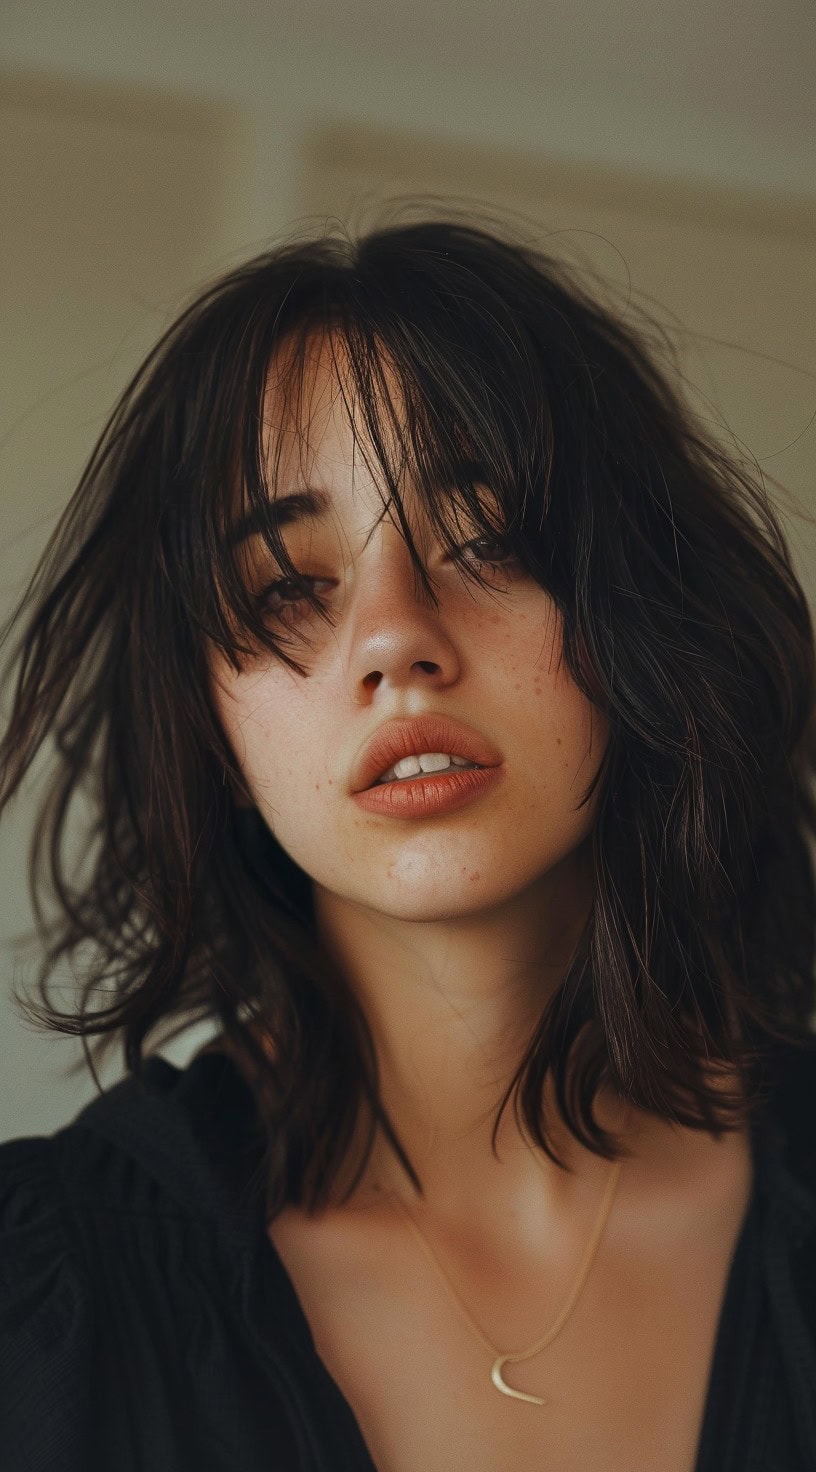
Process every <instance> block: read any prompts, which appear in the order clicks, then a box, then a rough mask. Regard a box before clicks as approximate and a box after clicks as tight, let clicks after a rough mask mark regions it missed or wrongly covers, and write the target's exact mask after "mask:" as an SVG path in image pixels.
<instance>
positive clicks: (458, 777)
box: [353, 765, 504, 818]
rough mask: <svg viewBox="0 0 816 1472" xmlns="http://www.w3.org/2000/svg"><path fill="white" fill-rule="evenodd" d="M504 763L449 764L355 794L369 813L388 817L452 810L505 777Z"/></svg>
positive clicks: (358, 801)
mask: <svg viewBox="0 0 816 1472" xmlns="http://www.w3.org/2000/svg"><path fill="white" fill-rule="evenodd" d="M503 772H504V767H503V766H501V765H500V766H497V767H450V768H449V769H448V770H447V772H428V773H426V774H425V775H424V776H422V777H408V778H405V779H404V780H403V781H401V782H399V781H395V782H383V783H381V784H379V785H378V786H375V787H366V788H365V789H364V790H363V791H362V792H355V793H354V794H353V796H354V801H355V802H356V803H357V804H358V806H359V807H361V808H363V809H364V811H365V812H367V813H377V814H379V815H381V816H383V817H386V818H432V817H436V816H437V814H439V813H452V812H455V811H456V809H457V808H463V807H465V806H466V805H467V804H468V803H471V802H473V801H475V799H476V798H477V797H481V796H482V794H483V793H484V792H488V791H489V790H490V789H491V788H493V787H495V786H496V785H497V783H499V782H500V781H501V779H502V775H503Z"/></svg>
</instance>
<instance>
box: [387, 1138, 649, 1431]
mask: <svg viewBox="0 0 816 1472" xmlns="http://www.w3.org/2000/svg"><path fill="white" fill-rule="evenodd" d="M627 1117H628V1116H627ZM531 1153H532V1155H533V1159H534V1160H535V1163H536V1165H537V1166H538V1168H539V1170H540V1171H541V1173H542V1175H543V1174H544V1168H543V1166H542V1165H541V1162H540V1161H539V1159H538V1156H537V1155H536V1154H535V1151H533V1150H531ZM622 1166H623V1161H622V1160H614V1161H613V1162H612V1166H611V1168H610V1171H609V1176H608V1178H607V1183H606V1190H605V1192H604V1195H603V1200H602V1201H601V1209H600V1211H599V1213H598V1217H597V1220H596V1222H595V1226H594V1228H593V1231H592V1236H591V1237H590V1239H589V1242H588V1243H587V1247H586V1251H585V1252H584V1256H583V1258H582V1260H581V1265H580V1267H579V1269H578V1275H577V1277H576V1279H575V1282H574V1284H573V1287H572V1290H571V1292H570V1294H569V1296H568V1298H567V1301H566V1303H565V1304H564V1307H563V1308H562V1310H561V1312H560V1314H559V1315H558V1318H557V1319H556V1321H555V1323H554V1324H553V1326H552V1328H551V1329H548V1331H547V1333H546V1334H545V1335H544V1337H543V1339H539V1340H538V1341H537V1342H536V1343H535V1344H534V1345H533V1347H532V1349H525V1350H518V1351H517V1352H515V1353H508V1354H501V1353H500V1352H499V1350H498V1349H497V1348H496V1346H495V1344H492V1343H491V1341H490V1340H489V1339H488V1337H487V1335H486V1334H485V1333H484V1331H483V1330H482V1329H481V1328H480V1327H479V1325H478V1324H477V1323H476V1320H475V1319H474V1318H473V1315H472V1314H471V1313H470V1310H469V1309H468V1308H467V1307H466V1305H465V1304H464V1303H463V1302H462V1299H461V1298H460V1297H459V1294H458V1293H457V1291H456V1289H455V1288H454V1286H453V1284H452V1283H451V1281H450V1278H449V1277H448V1275H447V1273H446V1272H445V1270H444V1268H443V1267H442V1264H441V1263H440V1261H439V1259H438V1257H437V1256H436V1253H435V1252H434V1250H433V1248H432V1247H431V1245H430V1243H429V1242H428V1241H427V1239H426V1237H425V1234H424V1233H423V1232H422V1231H421V1230H420V1228H419V1226H418V1225H417V1223H416V1222H415V1221H414V1218H413V1215H412V1214H411V1212H410V1211H409V1209H408V1207H407V1206H406V1204H405V1202H404V1201H403V1200H402V1199H401V1198H400V1197H399V1196H397V1195H395V1193H394V1192H392V1191H389V1192H387V1193H386V1194H387V1197H388V1200H389V1201H392V1202H393V1201H396V1203H397V1205H398V1206H399V1208H400V1210H401V1212H402V1213H403V1215H404V1217H405V1219H406V1221H407V1223H408V1225H409V1227H410V1228H411V1230H412V1231H413V1232H414V1233H415V1235H416V1237H417V1239H418V1241H419V1242H420V1244H421V1246H422V1248H423V1250H424V1251H425V1252H426V1253H427V1255H428V1257H429V1258H430V1260H431V1262H432V1263H433V1265H434V1267H435V1268H436V1270H437V1272H438V1273H439V1275H440V1277H441V1278H442V1281H443V1283H444V1284H445V1287H446V1288H447V1290H448V1292H449V1293H450V1295H451V1297H452V1299H453V1301H454V1303H455V1304H456V1307H457V1308H458V1309H459V1311H460V1312H461V1313H462V1314H463V1315H464V1318H465V1320H466V1322H467V1324H468V1326H469V1327H470V1329H471V1330H472V1331H473V1333H474V1334H475V1335H476V1336H477V1338H478V1339H479V1340H480V1341H481V1343H482V1344H483V1345H484V1346H485V1348H486V1349H489V1351H490V1353H491V1355H492V1356H493V1367H492V1369H491V1371H490V1378H491V1380H492V1382H493V1384H494V1385H495V1387H496V1389H497V1390H500V1391H501V1393H502V1395H509V1396H512V1398H513V1400H525V1401H528V1402H529V1404H530V1405H534V1406H545V1405H547V1404H548V1402H547V1401H546V1400H543V1399H542V1398H541V1396H538V1395H527V1394H526V1392H525V1391H523V1390H513V1388H512V1386H510V1385H508V1384H507V1383H506V1382H505V1380H504V1378H503V1375H502V1370H503V1368H504V1366H505V1365H508V1364H517V1363H518V1362H519V1361H520V1360H529V1359H532V1358H533V1356H534V1355H537V1354H540V1353H541V1350H542V1349H544V1348H546V1346H547V1345H548V1344H550V1343H551V1342H552V1340H553V1339H554V1338H555V1336H556V1334H558V1333H559V1332H560V1331H561V1329H563V1327H564V1325H565V1323H566V1322H567V1319H568V1318H569V1316H570V1314H571V1313H572V1310H573V1309H574V1307H575V1305H576V1303H577V1302H578V1298H579V1296H580V1293H581V1290H582V1288H583V1286H584V1284H585V1282H586V1280H587V1278H588V1277H589V1271H590V1268H591V1267H592V1264H593V1262H594V1260H595V1254H596V1253H597V1251H598V1247H599V1246H600V1241H601V1235H602V1233H603V1229H604V1227H605V1226H606V1222H607V1218H608V1216H609V1213H610V1211H611V1210H612V1202H613V1200H614V1197H615V1191H616V1190H617V1185H618V1177H619V1176H620V1173H621V1168H622Z"/></svg>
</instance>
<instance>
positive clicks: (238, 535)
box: [227, 487, 331, 547]
mask: <svg viewBox="0 0 816 1472" xmlns="http://www.w3.org/2000/svg"><path fill="white" fill-rule="evenodd" d="M330 505H331V496H330V495H329V493H328V491H318V490H313V489H312V488H310V487H309V488H307V489H305V490H302V491H290V492H289V494H288V495H286V496H274V497H272V498H271V499H270V500H269V501H267V502H266V505H265V506H255V507H253V509H252V510H251V511H247V512H246V514H245V515H244V516H242V517H240V518H239V520H238V521H237V522H235V524H234V526H232V527H231V528H230V530H229V532H228V533H227V544H228V546H230V547H237V546H238V545H239V544H240V543H241V542H245V541H246V539H247V537H251V536H254V534H255V533H256V532H260V531H263V529H264V527H268V526H270V525H274V526H275V527H277V528H280V527H283V526H291V525H292V524H293V523H294V522H297V521H305V520H307V519H308V518H310V517H311V518H318V517H321V516H325V515H326V513H327V511H328V509H329V506H330Z"/></svg>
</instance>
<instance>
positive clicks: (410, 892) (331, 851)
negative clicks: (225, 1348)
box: [211, 347, 608, 920]
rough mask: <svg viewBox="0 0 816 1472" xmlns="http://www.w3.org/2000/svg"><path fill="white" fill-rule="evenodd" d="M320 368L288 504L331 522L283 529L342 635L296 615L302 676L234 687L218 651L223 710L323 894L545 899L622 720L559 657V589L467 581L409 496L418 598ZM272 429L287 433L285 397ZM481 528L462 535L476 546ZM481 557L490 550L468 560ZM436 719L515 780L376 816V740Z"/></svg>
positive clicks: (281, 833)
mask: <svg viewBox="0 0 816 1472" xmlns="http://www.w3.org/2000/svg"><path fill="white" fill-rule="evenodd" d="M311 368H312V376H311V378H310V380H309V381H310V383H311V398H310V402H309V430H308V450H307V452H306V453H305V454H304V453H303V449H302V445H301V444H299V443H298V441H297V438H296V436H295V435H293V434H291V433H289V432H287V431H285V430H284V431H283V436H284V437H283V440H282V446H283V448H282V453H281V456H280V461H279V465H278V470H277V477H276V482H275V490H274V492H273V494H274V495H275V496H276V497H281V496H285V495H288V494H290V493H291V492H292V491H294V490H297V489H303V488H304V486H306V485H308V486H309V487H310V488H311V489H313V490H316V491H319V492H323V493H325V494H326V496H327V498H328V509H327V511H326V513H325V514H324V515H322V516H314V517H311V518H310V519H308V520H302V521H299V522H297V523H295V524H293V525H290V526H287V527H286V529H285V530H284V532H283V535H284V537H285V538H286V544H287V548H288V551H289V554H290V556H291V558H292V561H293V562H294V564H295V566H296V567H297V568H298V569H299V570H300V571H301V572H302V573H304V574H307V575H308V576H309V577H312V578H316V579H318V580H319V581H318V582H317V583H316V584H315V587H316V591H317V592H318V593H319V594H320V595H321V597H323V598H324V600H326V601H327V603H328V605H329V607H330V608H331V611H332V614H333V617H334V626H333V627H332V628H329V627H327V626H326V625H325V624H324V623H322V622H321V620H320V619H319V618H318V617H317V616H316V615H313V614H312V613H311V611H310V609H309V607H308V605H307V604H305V603H300V604H293V605H291V606H290V607H289V608H288V610H287V612H286V618H287V620H288V621H289V622H290V623H291V624H292V625H293V627H295V628H298V629H301V630H302V631H303V632H304V633H305V634H307V635H308V637H309V639H310V641H311V648H309V647H306V646H304V647H303V649H302V651H301V649H300V648H298V649H297V650H296V651H295V653H296V656H297V658H298V661H299V662H300V663H301V664H302V665H303V667H304V668H305V669H306V670H307V676H306V677H302V676H300V675H298V674H297V673H295V672H294V671H291V670H289V669H288V668H287V667H286V666H285V665H283V664H282V663H280V662H279V661H278V660H276V659H275V657H274V656H273V655H271V654H269V653H268V652H267V651H265V650H261V652H260V654H258V655H256V656H255V657H254V658H253V659H252V660H251V661H250V662H248V663H246V664H245V665H244V667H243V669H242V670H241V671H240V672H239V673H237V674H236V673H235V671H234V670H233V669H232V668H231V666H230V665H229V663H228V662H227V661H226V659H225V658H224V657H223V656H222V655H221V654H220V652H219V651H214V652H213V654H212V659H211V673H212V679H213V696H214V699H215V703H216V708H217V711H218V714H219V717H220V720H221V723H222V726H223V728H224V731H225V733H226V735H227V738H228V740H229V742H230V744H231V746H232V749H233V751H234V752H235V755H236V758H237V761H238V763H239V765H240V767H241V769H242V770H243V773H244V775H245V778H246V781H247V784H248V786H249V788H250V789H251V792H252V794H253V796H254V800H255V803H256V805H257V808H258V810H259V812H260V813H261V814H262V816H263V818H264V820H265V821H266V823H267V824H268V826H269V828H270V829H271V830H272V832H273V833H274V835H275V837H276V838H277V840H278V842H279V843H280V844H281V845H282V846H283V848H284V849H285V850H286V852H287V853H288V854H289V855H290V857H291V858H292V859H293V860H294V861H295V862H296V863H297V864H298V865H299V866H300V868H301V869H303V870H304V871H305V872H306V874H308V875H309V876H310V877H311V878H312V880H313V881H314V882H315V883H316V885H319V886H323V887H324V888H325V889H326V890H328V891H330V892H331V893H332V894H333V895H335V896H337V897H338V898H341V899H345V900H346V901H348V902H349V903H351V904H354V905H359V906H364V907H366V908H367V909H369V910H372V911H376V912H380V913H381V914H383V915H389V916H392V917H395V918H402V919H406V920H434V919H446V918H447V919H452V918H454V917H463V916H465V915H472V914H474V913H476V912H478V911H480V910H485V909H488V908H490V907H492V906H495V905H497V904H501V903H502V902H504V901H506V900H508V899H510V898H511V897H515V896H519V895H520V894H521V892H522V891H525V890H527V889H529V888H530V887H531V886H532V887H534V886H535V885H536V883H537V881H540V880H542V879H543V878H545V876H546V875H548V874H549V873H550V872H551V871H553V870H554V869H555V867H556V866H557V865H559V864H561V863H562V861H564V860H565V859H566V858H567V857H568V856H569V855H570V854H572V853H573V852H574V851H575V850H576V849H577V848H578V847H579V845H581V843H582V841H583V840H584V839H585V838H586V836H587V834H588V833H589V832H590V830H591V828H592V825H593V812H594V802H593V804H589V805H588V806H587V807H584V808H583V809H581V810H577V803H578V802H579V800H580V797H581V795H582V792H583V790H584V789H585V788H586V786H587V784H588V783H589V782H590V780H591V779H592V777H593V776H594V774H595V772H596V770H597V768H598V766H599V764H600V761H601V758H602V756H603V752H604V749H605V745H606V741H607V737H608V730H607V726H606V723H605V720H604V717H603V715H602V714H601V712H600V711H598V710H597V709H596V708H594V707H592V706H591V705H590V703H589V702H588V701H587V700H586V698H585V697H584V696H583V695H582V694H581V692H580V691H579V690H578V689H577V687H576V686H575V684H574V683H573V681H572V680H571V678H570V676H569V674H568V672H567V670H566V667H565V666H564V665H563V664H562V663H561V662H560V654H561V628H560V619H559V617H558V616H557V614H556V609H555V607H554V605H553V603H552V600H551V599H550V598H549V596H548V595H547V593H545V592H544V591H543V590H542V589H541V588H540V587H539V586H538V584H536V583H535V582H534V581H533V580H532V579H531V578H530V577H529V576H528V575H527V574H526V573H524V572H523V571H521V570H519V569H517V568H514V567H512V566H508V565H505V566H504V567H502V566H501V565H500V564H497V565H496V566H495V568H494V569H491V567H490V566H489V565H484V564H483V566H482V571H483V573H484V574H485V575H486V576H487V578H488V581H489V582H490V583H492V585H493V586H495V587H497V588H499V589H502V590H504V591H502V592H501V593H499V594H496V593H492V592H490V591H487V590H483V589H481V588H480V587H479V586H478V584H476V583H473V582H472V581H470V580H469V579H466V578H465V577H464V576H463V575H461V574H460V573H459V572H458V571H457V569H456V567H455V564H454V563H453V562H452V561H451V560H450V559H449V558H448V556H447V554H446V553H445V551H444V548H443V547H441V546H440V545H438V544H436V542H435V540H434V538H433V537H432V535H431V532H430V529H429V528H428V527H427V526H425V525H424V524H423V522H422V520H421V515H420V511H419V506H418V504H417V503H412V501H411V499H410V496H409V494H408V492H407V491H406V493H405V498H404V499H405V505H406V510H407V512H408V515H409V517H410V520H411V525H412V530H413V532H414V536H415V541H416V545H417V546H418V548H419V549H420V551H421V552H422V555H423V558H424V561H425V565H426V567H427V568H428V570H429V573H430V575H431V576H432V578H433V579H434V587H435V592H436V596H437V598H438V607H436V608H435V607H434V606H433V604H432V603H431V602H430V601H429V600H428V599H427V598H425V597H424V596H423V594H422V589H421V587H417V586H416V585H415V575H414V572H413V568H412V565H411V561H410V555H409V552H408V549H407V547H406V545H405V543H404V542H403V540H402V537H401V534H400V532H399V530H398V528H397V526H396V525H395V524H394V522H392V520H391V519H390V516H388V515H385V516H384V515H383V504H382V500H381V497H380V494H379V492H378V490H377V487H376V484H375V482H374V480H373V479H372V476H371V474H370V472H369V471H368V469H367V468H366V466H365V464H364V463H363V459H362V457H361V455H360V451H359V448H358V447H357V446H356V445H355V440H354V436H353V434H352V429H351V426H350V424H349V422H348V418H347V415H346V410H345V408H344V405H343V400H342V398H341V397H340V394H339V388H338V383H337V379H336V377H335V376H334V372H333V369H332V365H331V358H330V354H329V350H328V349H327V348H325V347H323V348H321V349H319V350H318V349H316V350H315V351H314V353H313V357H312V359H311ZM307 397H309V396H308V395H307ZM265 419H266V421H267V424H268V426H269V428H270V431H272V432H273V433H274V434H275V435H276V436H277V435H278V434H279V433H280V432H281V421H282V416H281V415H280V414H279V411H277V408H276V404H275V401H274V398H273V397H270V399H269V402H268V406H267V409H266V411H265ZM371 460H372V463H373V464H376V462H375V461H374V458H373V456H372V457H371ZM478 535H479V534H478V531H477V529H476V528H472V529H470V528H464V535H463V537H462V541H463V542H464V541H467V540H468V538H472V537H476V536H478ZM484 550H485V549H484V546H483V545H482V544H481V543H479V544H477V546H476V547H474V548H473V549H472V551H471V554H470V555H472V556H476V555H483V554H484ZM246 551H247V555H248V559H249V561H250V563H251V566H252V572H251V578H252V586H253V589H255V590H259V589H261V588H264V587H266V586H267V585H268V584H269V583H270V582H272V580H273V579H274V578H275V577H276V576H277V575H278V571H279V570H278V569H277V568H275V567H274V566H273V565H272V563H271V561H270V559H269V554H268V553H267V551H266V549H265V548H264V545H263V542H262V539H261V538H260V537H257V538H255V540H254V542H252V541H251V542H249V543H248V544H247V547H246ZM488 551H489V553H490V554H491V555H493V556H494V557H495V555H496V553H495V548H490V549H488ZM427 713H431V714H442V715H446V716H450V717H452V718H453V719H454V720H457V721H459V722H462V723H464V724H465V725H466V726H468V727H470V728H471V729H472V730H474V731H475V732H477V733H479V735H481V736H482V737H483V738H486V740H487V741H488V742H489V743H490V744H491V745H492V746H493V747H494V748H495V750H496V751H497V752H498V754H499V755H500V757H501V764H502V769H501V780H499V781H498V782H497V783H496V784H495V785H494V786H493V787H492V788H490V789H488V790H486V791H484V792H483V793H481V795H479V796H477V797H476V798H475V799H474V800H472V801H470V802H468V803H467V804H466V805H465V806H463V807H460V808H458V809H457V810H456V811H452V812H439V813H431V814H427V815H424V816H412V817H405V816H390V815H387V816H386V815H383V814H380V813H376V814H375V813H371V812H367V811H364V810H362V809H361V807H360V806H359V804H358V802H357V801H356V800H355V798H354V796H353V790H352V789H353V781H352V774H353V771H354V769H355V766H356V764H357V763H358V761H359V758H360V754H361V751H362V749H363V748H364V746H365V745H366V744H367V743H368V741H369V740H370V738H371V737H372V735H373V734H374V732H375V731H376V730H377V729H378V727H380V726H381V725H382V724H383V723H384V722H388V721H391V720H393V719H394V718H397V717H400V718H401V717H414V716H419V715H424V714H427ZM424 749H427V748H424Z"/></svg>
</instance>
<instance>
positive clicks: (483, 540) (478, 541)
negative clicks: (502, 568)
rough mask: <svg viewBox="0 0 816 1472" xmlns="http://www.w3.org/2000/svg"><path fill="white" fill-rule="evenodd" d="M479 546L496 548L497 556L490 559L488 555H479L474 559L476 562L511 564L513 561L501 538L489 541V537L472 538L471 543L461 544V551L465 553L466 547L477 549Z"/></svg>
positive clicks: (511, 554)
mask: <svg viewBox="0 0 816 1472" xmlns="http://www.w3.org/2000/svg"><path fill="white" fill-rule="evenodd" d="M480 545H481V546H482V547H493V548H498V556H497V557H491V556H489V555H486V554H483V553H479V554H477V557H476V561H477V562H512V561H514V560H515V559H514V557H513V553H512V552H511V551H510V548H509V547H508V545H507V543H506V542H503V541H502V540H501V538H495V539H492V540H491V538H489V537H474V539H473V541H472V542H464V543H463V544H462V548H461V550H462V551H465V550H466V549H467V548H468V547H478V546H480Z"/></svg>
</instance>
